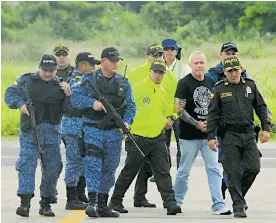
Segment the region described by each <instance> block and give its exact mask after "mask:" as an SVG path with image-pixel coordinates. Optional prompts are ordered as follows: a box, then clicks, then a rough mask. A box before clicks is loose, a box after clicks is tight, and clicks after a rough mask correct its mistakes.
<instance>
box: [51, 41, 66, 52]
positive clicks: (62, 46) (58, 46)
mask: <svg viewBox="0 0 276 223" xmlns="http://www.w3.org/2000/svg"><path fill="white" fill-rule="evenodd" d="M59 51H65V52H66V53H68V52H69V48H68V46H67V45H66V44H64V43H58V44H56V45H55V46H54V50H53V53H54V54H56V53H57V52H59Z"/></svg>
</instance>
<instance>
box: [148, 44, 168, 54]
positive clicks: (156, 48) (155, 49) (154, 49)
mask: <svg viewBox="0 0 276 223" xmlns="http://www.w3.org/2000/svg"><path fill="white" fill-rule="evenodd" d="M158 53H164V50H163V47H162V46H161V45H160V44H157V43H155V44H152V45H150V46H149V47H148V50H147V55H153V56H155V55H156V54H158Z"/></svg>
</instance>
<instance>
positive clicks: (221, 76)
mask: <svg viewBox="0 0 276 223" xmlns="http://www.w3.org/2000/svg"><path fill="white" fill-rule="evenodd" d="M208 71H209V72H213V73H216V74H217V76H218V81H221V80H223V79H224V78H226V76H225V74H224V72H223V67H218V66H216V67H212V68H210V69H209V70H208ZM245 75H246V70H242V72H241V76H242V77H245Z"/></svg>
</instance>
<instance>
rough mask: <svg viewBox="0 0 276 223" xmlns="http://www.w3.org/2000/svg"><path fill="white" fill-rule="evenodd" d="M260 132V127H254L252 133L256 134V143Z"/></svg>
mask: <svg viewBox="0 0 276 223" xmlns="http://www.w3.org/2000/svg"><path fill="white" fill-rule="evenodd" d="M260 131H261V127H260V126H259V125H255V126H254V132H255V133H256V142H258V139H259V135H260Z"/></svg>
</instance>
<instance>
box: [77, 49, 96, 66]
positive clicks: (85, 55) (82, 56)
mask: <svg viewBox="0 0 276 223" xmlns="http://www.w3.org/2000/svg"><path fill="white" fill-rule="evenodd" d="M81 61H86V62H88V63H90V64H91V65H92V66H94V65H99V64H101V61H99V60H96V59H95V58H94V56H93V55H92V54H91V53H89V52H81V53H79V54H78V55H77V57H76V61H75V62H76V65H77V63H79V62H81Z"/></svg>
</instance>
